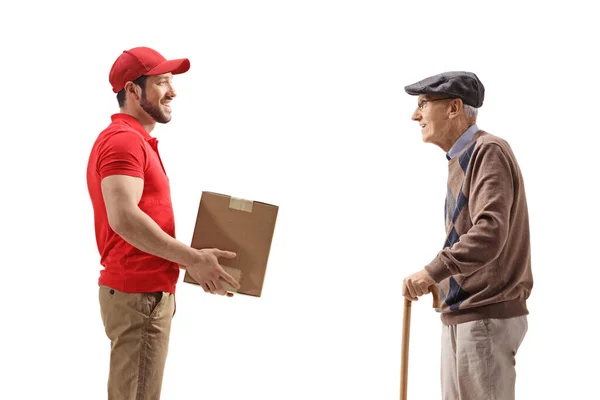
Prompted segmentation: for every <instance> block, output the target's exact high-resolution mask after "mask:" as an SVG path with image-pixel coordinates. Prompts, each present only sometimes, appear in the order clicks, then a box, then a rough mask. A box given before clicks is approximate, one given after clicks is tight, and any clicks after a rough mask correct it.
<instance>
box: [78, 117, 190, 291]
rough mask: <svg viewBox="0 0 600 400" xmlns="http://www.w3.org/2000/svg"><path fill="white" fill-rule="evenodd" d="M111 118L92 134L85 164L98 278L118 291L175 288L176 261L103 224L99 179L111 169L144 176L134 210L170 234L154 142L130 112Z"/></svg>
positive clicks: (167, 198)
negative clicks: (135, 243)
mask: <svg viewBox="0 0 600 400" xmlns="http://www.w3.org/2000/svg"><path fill="white" fill-rule="evenodd" d="M111 120H112V122H111V124H110V125H109V126H108V127H107V128H106V129H105V130H104V131H102V132H101V133H100V134H99V135H98V138H97V139H96V142H95V143H94V145H93V147H92V151H91V154H90V157H89V162H88V167H87V184H88V191H89V194H90V198H91V200H92V206H93V209H94V223H95V230H96V243H97V245H98V251H99V252H100V263H101V264H102V266H104V269H103V270H101V271H100V278H99V280H98V283H99V284H101V285H107V286H110V287H112V288H114V289H116V290H119V291H122V292H156V291H165V292H169V293H175V285H176V283H177V279H178V278H179V266H178V265H177V264H176V263H173V262H171V261H167V260H165V259H162V258H160V257H156V256H153V255H151V254H148V253H144V252H143V251H141V250H138V249H137V248H135V247H133V246H132V245H130V244H129V243H128V242H126V241H125V240H124V239H123V238H121V236H119V235H117V234H116V233H115V232H114V231H113V230H112V229H111V227H110V225H109V223H108V217H107V215H106V208H105V205H104V199H103V197H102V189H101V181H102V179H103V178H105V177H107V176H109V175H116V174H122V175H129V176H135V177H138V178H142V179H144V191H143V193H142V198H141V200H140V202H139V207H140V209H141V210H142V211H143V212H145V213H146V214H148V215H149V216H150V218H152V219H153V220H154V221H155V222H156V223H157V224H158V225H159V226H160V227H161V228H162V229H163V230H164V231H165V232H166V233H168V234H169V235H171V236H172V237H175V218H174V214H173V206H172V204H171V189H170V186H169V179H168V178H167V175H166V173H165V170H164V168H163V165H162V161H161V159H160V155H159V154H158V148H157V144H158V141H157V140H156V138H153V137H151V136H150V135H149V134H148V132H146V130H145V129H144V128H143V127H142V125H141V124H140V123H139V122H138V121H137V120H136V119H135V118H134V117H132V116H130V115H127V114H115V115H112V116H111Z"/></svg>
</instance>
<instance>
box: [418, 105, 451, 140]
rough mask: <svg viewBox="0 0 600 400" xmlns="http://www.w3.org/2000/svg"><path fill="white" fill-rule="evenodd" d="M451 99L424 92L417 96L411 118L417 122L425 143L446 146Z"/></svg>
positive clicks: (449, 126) (449, 127)
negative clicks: (415, 106)
mask: <svg viewBox="0 0 600 400" xmlns="http://www.w3.org/2000/svg"><path fill="white" fill-rule="evenodd" d="M451 101H452V99H451V98H447V97H444V96H441V95H427V94H426V95H419V97H418V98H417V102H418V103H417V109H416V110H415V112H414V113H413V115H412V120H413V121H418V122H419V125H420V126H421V135H422V137H423V141H424V142H425V143H432V144H436V145H438V146H440V147H442V148H445V147H447V142H448V136H449V134H450V129H451V124H450V110H449V107H448V103H449V102H451Z"/></svg>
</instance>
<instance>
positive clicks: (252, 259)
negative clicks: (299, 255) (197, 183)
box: [183, 191, 279, 297]
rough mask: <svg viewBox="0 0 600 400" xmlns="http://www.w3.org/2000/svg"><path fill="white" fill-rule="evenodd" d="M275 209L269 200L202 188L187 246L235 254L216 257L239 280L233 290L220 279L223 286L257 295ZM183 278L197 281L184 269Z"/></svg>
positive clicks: (275, 213) (238, 291)
mask: <svg viewBox="0 0 600 400" xmlns="http://www.w3.org/2000/svg"><path fill="white" fill-rule="evenodd" d="M278 211H279V207H278V206H275V205H272V204H267V203H262V202H258V201H251V200H245V199H240V198H236V197H231V196H227V195H224V194H219V193H213V192H206V191H204V192H202V197H201V199H200V206H199V207H198V216H197V218H196V226H195V228H194V234H193V236H192V244H191V247H193V248H195V249H205V248H217V249H221V250H228V251H233V252H235V253H236V254H237V257H236V258H235V259H232V260H230V259H225V258H220V259H219V262H220V264H221V265H222V266H223V269H225V271H227V273H229V274H230V275H231V276H233V277H234V278H235V279H236V280H237V281H238V282H239V283H240V288H239V289H237V290H236V289H235V288H233V287H232V286H231V285H229V284H228V283H227V282H226V281H224V280H223V279H221V284H222V286H223V288H224V289H225V290H227V291H230V292H235V293H241V294H245V295H249V296H256V297H260V296H261V293H262V288H263V282H264V279H265V274H266V270H267V262H268V259H269V253H270V251H271V242H272V240H273V233H274V231H275V222H276V220H277V213H278ZM183 281H184V282H187V283H192V284H196V285H197V284H198V283H197V282H196V281H194V279H193V278H192V277H191V276H190V275H189V274H188V272H187V271H186V272H185V275H184V278H183Z"/></svg>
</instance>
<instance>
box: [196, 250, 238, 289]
mask: <svg viewBox="0 0 600 400" xmlns="http://www.w3.org/2000/svg"><path fill="white" fill-rule="evenodd" d="M196 254H197V257H196V258H195V260H194V262H193V263H192V264H190V265H188V266H186V269H187V271H188V273H189V274H190V276H191V277H192V278H193V279H194V280H195V281H196V282H197V283H198V284H199V285H200V286H202V289H204V291H205V292H206V293H212V294H219V295H221V296H228V297H231V296H233V294H232V293H228V292H227V291H226V290H225V289H223V286H221V282H220V279H221V278H222V279H224V280H225V281H226V282H227V283H229V284H230V285H231V286H233V287H234V288H236V289H239V288H240V284H239V283H238V282H237V281H236V280H235V279H234V278H233V277H232V276H231V275H229V274H228V273H227V272H226V271H225V270H224V269H223V267H222V266H221V265H220V264H219V258H229V259H233V258H235V257H236V254H235V253H234V252H231V251H224V250H219V249H202V250H196Z"/></svg>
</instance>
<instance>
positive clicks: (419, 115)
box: [410, 108, 422, 121]
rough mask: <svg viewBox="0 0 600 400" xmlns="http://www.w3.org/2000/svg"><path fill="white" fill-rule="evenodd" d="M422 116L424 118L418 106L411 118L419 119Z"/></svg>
mask: <svg viewBox="0 0 600 400" xmlns="http://www.w3.org/2000/svg"><path fill="white" fill-rule="evenodd" d="M421 118H422V116H421V113H420V112H419V109H418V108H417V109H416V110H415V112H414V113H413V115H412V116H411V117H410V119H412V120H413V121H419V120H420V119H421Z"/></svg>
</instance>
